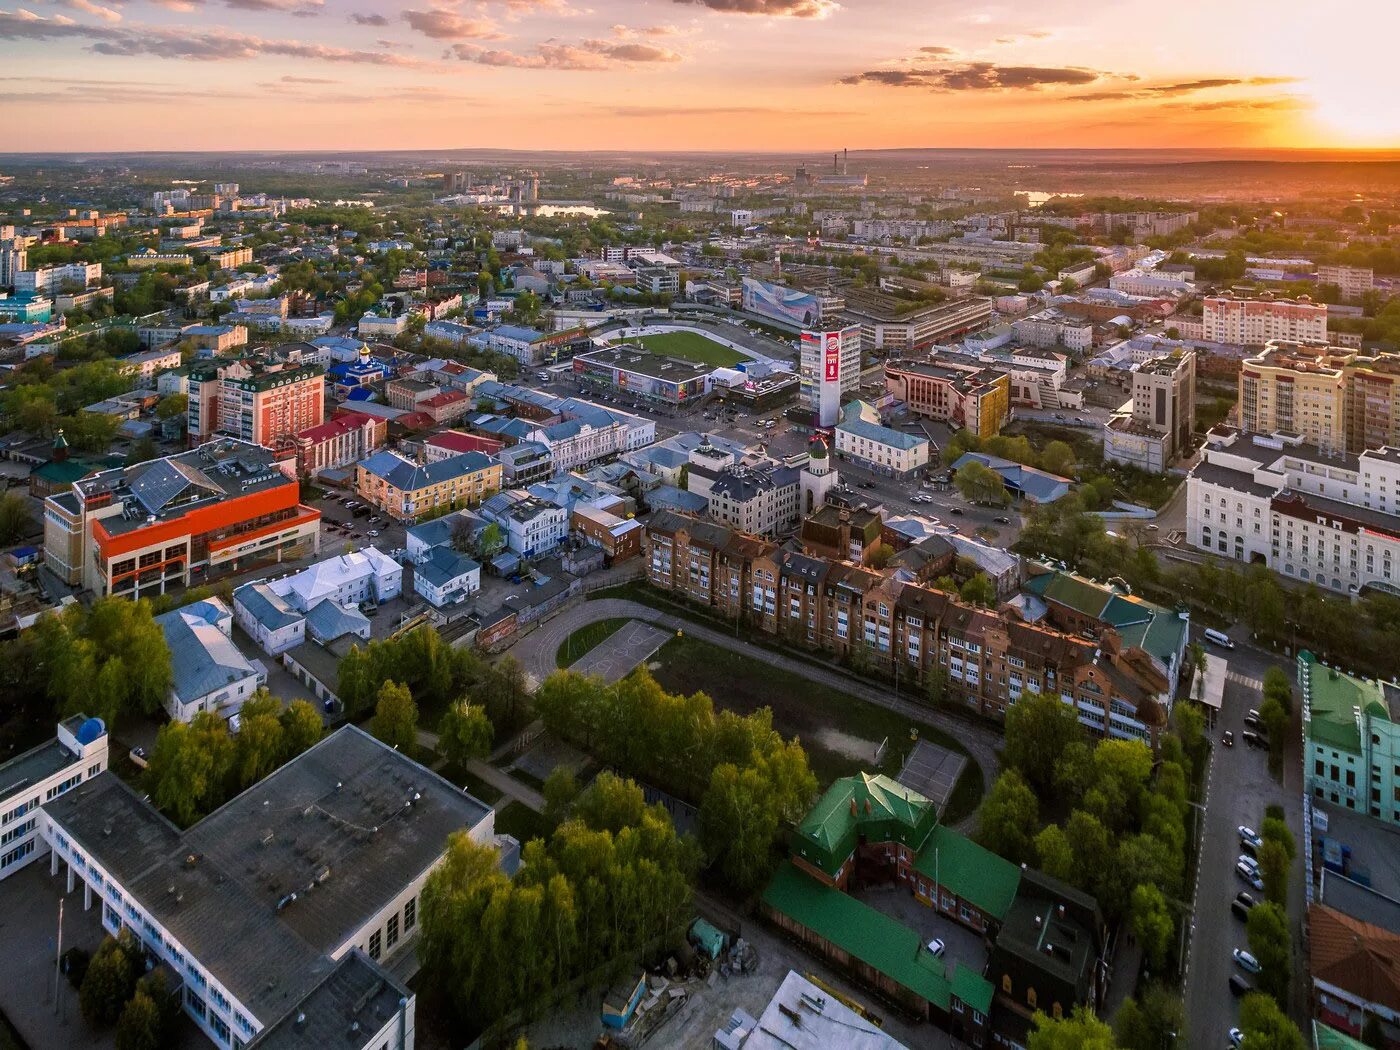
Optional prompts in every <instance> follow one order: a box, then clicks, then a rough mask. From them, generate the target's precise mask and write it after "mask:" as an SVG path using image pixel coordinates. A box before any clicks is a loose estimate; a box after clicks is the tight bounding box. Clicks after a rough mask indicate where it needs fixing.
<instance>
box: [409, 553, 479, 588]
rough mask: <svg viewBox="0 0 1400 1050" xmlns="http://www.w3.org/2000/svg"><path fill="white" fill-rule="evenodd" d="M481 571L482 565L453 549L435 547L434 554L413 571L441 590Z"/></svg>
mask: <svg viewBox="0 0 1400 1050" xmlns="http://www.w3.org/2000/svg"><path fill="white" fill-rule="evenodd" d="M480 569H481V565H480V564H478V563H477V562H475V561H473V560H472V559H471V558H468V557H467V556H466V555H465V554H458V553H457V552H456V551H454V550H453V549H452V548H451V547H434V548H433V550H432V553H431V554H429V555H428V557H427V558H426V559H424V560H423V562H422V563H421V564H420V565H419V566H418V567H417V568H416V569H414V570H413V573H414V575H415V576H421V577H423V579H425V580H426V581H427V582H428V583H430V584H431V585H432V586H434V587H439V588H441V587H446V586H447V585H448V584H449V583H451V582H452V581H454V580H458V579H461V578H462V577H463V576H466V575H467V574H468V573H470V572H474V571H480Z"/></svg>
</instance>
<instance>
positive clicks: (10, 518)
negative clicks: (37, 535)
mask: <svg viewBox="0 0 1400 1050" xmlns="http://www.w3.org/2000/svg"><path fill="white" fill-rule="evenodd" d="M33 527H34V519H33V518H32V517H30V515H29V506H28V503H27V502H26V500H25V498H24V497H23V496H21V495H19V494H18V493H16V492H7V493H5V494H4V495H3V496H0V547H9V546H11V545H12V544H15V543H18V542H19V541H20V540H22V539H24V537H25V536H27V535H28V534H29V530H30V529H32V528H33Z"/></svg>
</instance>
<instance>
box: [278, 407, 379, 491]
mask: <svg viewBox="0 0 1400 1050" xmlns="http://www.w3.org/2000/svg"><path fill="white" fill-rule="evenodd" d="M388 434H389V423H388V421H387V420H385V419H381V418H379V417H378V416H370V415H366V414H365V413H363V412H342V413H341V414H339V415H337V416H335V417H334V418H333V419H329V420H327V421H326V422H324V423H322V424H321V425H320V426H315V427H308V428H307V429H306V430H303V431H300V432H299V433H297V434H296V436H295V437H294V438H293V440H292V446H293V448H295V449H296V457H297V473H299V474H301V475H303V476H310V475H314V474H315V473H316V472H317V471H320V470H332V469H334V468H336V467H345V466H349V465H350V464H351V463H357V462H359V461H360V460H362V459H364V458H365V457H366V456H368V455H369V454H370V453H371V452H373V451H374V450H375V449H377V448H379V446H381V445H383V444H384V442H385V440H386V438H387V437H388Z"/></svg>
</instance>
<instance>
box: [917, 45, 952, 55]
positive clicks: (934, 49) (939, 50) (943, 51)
mask: <svg viewBox="0 0 1400 1050" xmlns="http://www.w3.org/2000/svg"><path fill="white" fill-rule="evenodd" d="M957 53H958V52H957V50H956V49H954V48H951V47H942V46H937V45H935V46H931V47H921V48H919V54H921V55H929V56H930V57H932V58H949V57H951V56H953V55H956V54H957Z"/></svg>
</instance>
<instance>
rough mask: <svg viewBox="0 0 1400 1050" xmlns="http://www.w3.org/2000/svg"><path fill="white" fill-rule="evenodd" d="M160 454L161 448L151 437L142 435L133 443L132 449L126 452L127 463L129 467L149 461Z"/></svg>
mask: <svg viewBox="0 0 1400 1050" xmlns="http://www.w3.org/2000/svg"><path fill="white" fill-rule="evenodd" d="M159 455H160V449H159V448H157V447H156V443H155V442H154V441H153V440H152V439H151V438H149V437H140V438H137V439H136V440H135V441H133V442H132V443H131V449H130V450H129V451H128V452H127V454H126V465H127V466H128V467H130V466H133V465H135V464H137V463H148V462H150V461H151V460H153V459H155V458H157V457H158V456H159Z"/></svg>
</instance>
